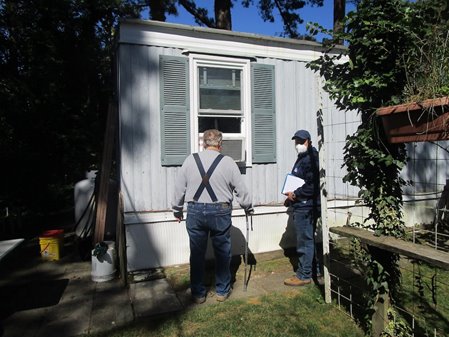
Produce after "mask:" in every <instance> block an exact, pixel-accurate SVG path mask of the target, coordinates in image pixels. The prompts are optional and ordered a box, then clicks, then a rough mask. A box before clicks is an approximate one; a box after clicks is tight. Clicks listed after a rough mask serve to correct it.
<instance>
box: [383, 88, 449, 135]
mask: <svg viewBox="0 0 449 337" xmlns="http://www.w3.org/2000/svg"><path fill="white" fill-rule="evenodd" d="M376 114H377V115H378V116H379V117H380V118H381V119H382V124H383V127H384V130H385V134H386V135H387V138H388V141H389V142H390V143H408V142H425V141H437V140H449V97H442V98H436V99H429V100H425V101H423V102H419V103H408V104H401V105H394V106H388V107H382V108H379V109H377V110H376Z"/></svg>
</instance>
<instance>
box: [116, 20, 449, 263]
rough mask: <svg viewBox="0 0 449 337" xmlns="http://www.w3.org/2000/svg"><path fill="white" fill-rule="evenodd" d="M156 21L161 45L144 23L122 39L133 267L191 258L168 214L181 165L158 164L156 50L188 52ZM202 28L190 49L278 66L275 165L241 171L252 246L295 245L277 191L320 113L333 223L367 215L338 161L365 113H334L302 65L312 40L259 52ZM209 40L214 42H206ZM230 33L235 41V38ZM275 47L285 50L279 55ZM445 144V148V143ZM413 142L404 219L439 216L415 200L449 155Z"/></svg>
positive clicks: (240, 227) (238, 217)
mask: <svg viewBox="0 0 449 337" xmlns="http://www.w3.org/2000/svg"><path fill="white" fill-rule="evenodd" d="M168 26H170V25H168ZM170 27H171V26H170ZM128 28H129V27H128ZM156 28H157V30H158V34H159V35H157V38H158V41H164V42H163V44H162V45H164V46H163V47H161V46H160V44H159V45H158V44H155V45H152V44H151V29H149V28H148V27H146V28H145V34H143V33H142V34H140V32H139V26H138V25H137V26H133V27H131V29H130V31H131V33H129V36H131V38H130V41H131V40H132V41H134V42H136V43H137V42H139V41H141V42H142V41H143V40H145V43H140V44H133V43H134V42H133V43H129V41H128V43H125V44H121V45H120V46H119V97H120V99H119V111H120V157H121V165H120V168H121V191H122V193H123V196H124V207H125V224H126V236H127V247H128V248H127V255H128V256H127V257H128V270H130V271H132V270H138V269H146V268H153V267H158V266H167V265H173V264H179V263H188V259H189V248H188V237H187V232H186V230H185V223H184V222H181V223H177V222H175V221H173V218H172V214H171V212H170V201H171V199H172V196H173V191H174V189H175V186H174V181H175V176H176V173H177V170H178V168H177V167H163V166H162V165H161V151H160V139H161V134H160V132H161V128H160V111H159V110H160V94H159V55H174V56H183V51H185V50H184V48H185V46H184V47H182V48H181V47H179V46H178V47H177V48H170V47H169V46H168V45H169V44H170V43H171V41H172V38H171V37H172V35H170V34H169V35H167V36H168V37H170V38H168V37H167V39H164V35H163V34H162V33H161V31H163V30H164V29H163V27H162V28H161V27H160V24H158V25H157V27H156ZM169 31H170V32H171V33H172V34H175V33H176V32H177V30H176V29H172V28H171V29H169ZM198 31H199V32H201V31H202V30H201V29H198ZM199 32H196V30H195V31H189V33H188V34H187V35H188V36H187V37H186V41H188V43H190V45H191V46H192V47H193V46H195V48H202V47H201V46H205V45H206V46H207V47H208V48H209V49H211V48H212V49H213V50H222V51H223V52H224V53H227V55H230V56H231V55H232V51H233V48H235V49H236V50H235V54H236V55H238V56H242V49H244V50H247V53H248V55H247V56H248V57H252V59H253V60H255V61H256V62H259V63H265V64H271V65H274V66H275V76H276V83H275V90H276V134H277V162H276V163H275V164H266V165H253V166H252V167H249V168H247V170H246V174H245V176H244V179H245V183H246V184H247V186H248V187H249V188H250V189H251V191H252V194H253V203H254V205H255V206H256V213H257V214H256V216H254V219H253V221H254V224H253V228H254V231H253V232H250V240H249V246H250V250H251V251H252V252H253V253H259V252H266V251H272V250H277V249H281V248H285V247H291V246H293V245H294V237H293V236H292V232H293V230H292V228H291V219H290V217H289V215H288V214H286V212H285V208H284V207H283V206H282V203H283V200H284V197H283V196H282V195H281V194H280V188H281V186H282V184H283V181H284V177H285V174H286V173H287V172H289V171H290V170H291V167H292V165H293V163H294V161H295V158H296V153H295V150H294V146H293V142H292V140H291V137H292V135H293V133H294V132H295V131H296V130H297V129H307V130H309V131H310V133H311V135H312V141H313V144H314V145H315V146H316V147H318V144H317V113H318V111H319V110H321V111H322V112H323V116H324V117H323V118H324V120H323V123H324V140H325V142H324V149H325V169H326V176H327V178H326V184H327V186H326V188H327V192H328V213H327V215H328V223H329V226H336V225H338V226H339V225H343V224H345V222H346V220H347V218H348V212H351V213H352V217H351V221H352V222H354V221H362V220H363V218H364V217H366V214H367V210H366V209H363V208H361V207H354V199H355V198H356V197H357V193H358V188H357V187H352V186H349V185H348V184H345V183H343V181H342V178H343V176H344V175H345V170H344V169H343V168H342V165H343V146H344V144H345V139H346V136H347V135H350V134H353V133H354V132H355V131H356V130H357V127H358V125H359V117H358V116H357V114H356V113H355V112H351V111H349V112H343V111H338V110H337V109H336V108H335V106H334V104H333V103H332V101H331V100H330V99H329V97H328V95H327V94H326V93H325V92H324V91H323V90H322V85H323V79H320V78H319V76H317V74H316V73H314V72H312V71H311V70H310V69H307V68H306V63H307V61H309V60H310V58H311V55H315V54H314V53H315V51H314V48H315V47H313V46H308V45H307V44H305V45H301V46H300V47H298V45H297V42H296V44H289V42H288V40H286V41H287V42H285V43H282V42H281V41H280V40H279V39H278V40H277V41H275V42H272V43H271V42H270V41H267V42H266V44H267V47H266V48H265V49H266V50H267V52H266V53H267V55H266V56H263V55H261V54H263V51H264V50H265V49H264V48H261V46H260V45H261V41H260V39H253V38H252V37H251V38H249V37H248V36H246V37H245V38H244V39H243V41H244V43H245V44H246V45H243V46H242V43H241V41H240V40H242V39H240V40H239V37H238V36H237V37H235V36H230V37H229V36H228V35H230V34H229V33H226V34H224V35H223V36H221V35H218V33H214V34H212V35H211V34H205V35H201V34H200V33H199ZM148 34H149V35H148ZM160 34H162V35H160ZM214 38H216V40H214ZM139 39H140V40H139ZM205 39H209V42H208V43H206V44H205V42H204V40H205ZM233 39H236V40H239V41H237V42H233ZM174 40H176V41H177V39H174ZM178 40H179V39H178ZM181 40H182V39H181ZM197 40H198V41H197ZM252 41H253V42H254V43H255V44H257V45H258V47H257V48H255V49H254V50H257V53H258V54H257V55H249V54H250V53H251V51H252V50H253V49H252V48H248V47H247V45H248V43H249V44H250V43H251V42H252ZM183 43H187V42H185V41H184V42H183ZM270 43H271V44H270ZM290 43H291V42H290ZM214 44H216V46H214ZM221 46H223V48H221ZM277 46H279V48H278V47H277ZM270 48H271V49H270ZM286 52H291V53H292V55H293V56H292V57H290V58H286V57H285V55H286ZM277 54H279V57H276V55H277ZM315 57H316V55H315ZM440 145H441V146H442V147H444V148H446V149H447V146H448V144H447V143H446V142H442V143H440ZM408 149H409V154H410V155H411V156H412V158H414V159H413V160H411V162H410V164H409V166H408V167H407V169H406V170H404V173H403V176H404V178H405V179H412V180H414V181H415V182H416V185H415V187H412V188H409V189H407V191H406V192H407V193H408V194H410V195H413V196H410V197H408V198H409V199H410V200H411V202H410V203H406V210H407V213H406V219H407V220H406V221H408V222H413V223H416V222H418V221H420V220H421V219H429V218H431V217H432V216H433V210H432V206H434V205H435V203H436V201H435V200H427V201H425V202H422V201H417V200H421V199H429V198H431V197H436V196H437V194H436V192H437V191H441V190H442V187H443V186H444V184H445V183H446V179H449V177H448V173H447V169H446V163H447V159H448V158H449V155H448V153H447V150H443V149H441V147H438V146H436V145H434V144H417V145H409V146H408ZM435 159H437V160H435ZM417 205H418V206H419V207H416V206H417ZM425 206H427V208H426V207H425ZM233 216H234V218H233V225H234V228H233V233H232V239H233V251H234V253H239V252H240V253H241V252H242V249H243V248H244V242H245V241H244V237H245V234H246V229H245V228H246V225H245V217H244V216H243V213H242V211H241V210H238V209H235V210H234V212H233ZM413 223H412V224H413ZM209 255H210V252H209Z"/></svg>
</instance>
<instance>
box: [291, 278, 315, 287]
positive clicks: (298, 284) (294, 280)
mask: <svg viewBox="0 0 449 337" xmlns="http://www.w3.org/2000/svg"><path fill="white" fill-rule="evenodd" d="M310 283H312V280H311V279H307V280H300V279H299V278H297V277H296V276H293V277H289V278H286V279H285V280H284V284H285V285H286V286H292V287H301V286H305V285H307V284H310Z"/></svg>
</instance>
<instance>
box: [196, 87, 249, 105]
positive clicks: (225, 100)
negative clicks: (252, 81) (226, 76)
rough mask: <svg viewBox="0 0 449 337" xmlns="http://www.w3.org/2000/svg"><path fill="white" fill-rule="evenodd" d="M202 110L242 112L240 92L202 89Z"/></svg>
mask: <svg viewBox="0 0 449 337" xmlns="http://www.w3.org/2000/svg"><path fill="white" fill-rule="evenodd" d="M200 109H216V110H240V91H235V90H232V91H231V90H217V89H211V90H209V89H200Z"/></svg>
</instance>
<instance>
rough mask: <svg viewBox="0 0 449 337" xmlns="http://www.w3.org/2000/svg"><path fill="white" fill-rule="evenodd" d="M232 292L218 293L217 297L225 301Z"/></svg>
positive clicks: (219, 300)
mask: <svg viewBox="0 0 449 337" xmlns="http://www.w3.org/2000/svg"><path fill="white" fill-rule="evenodd" d="M230 294H231V292H228V293H227V294H224V295H218V294H217V297H216V299H217V301H218V302H224V301H226V300H227V299H228V298H229V295H230Z"/></svg>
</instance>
